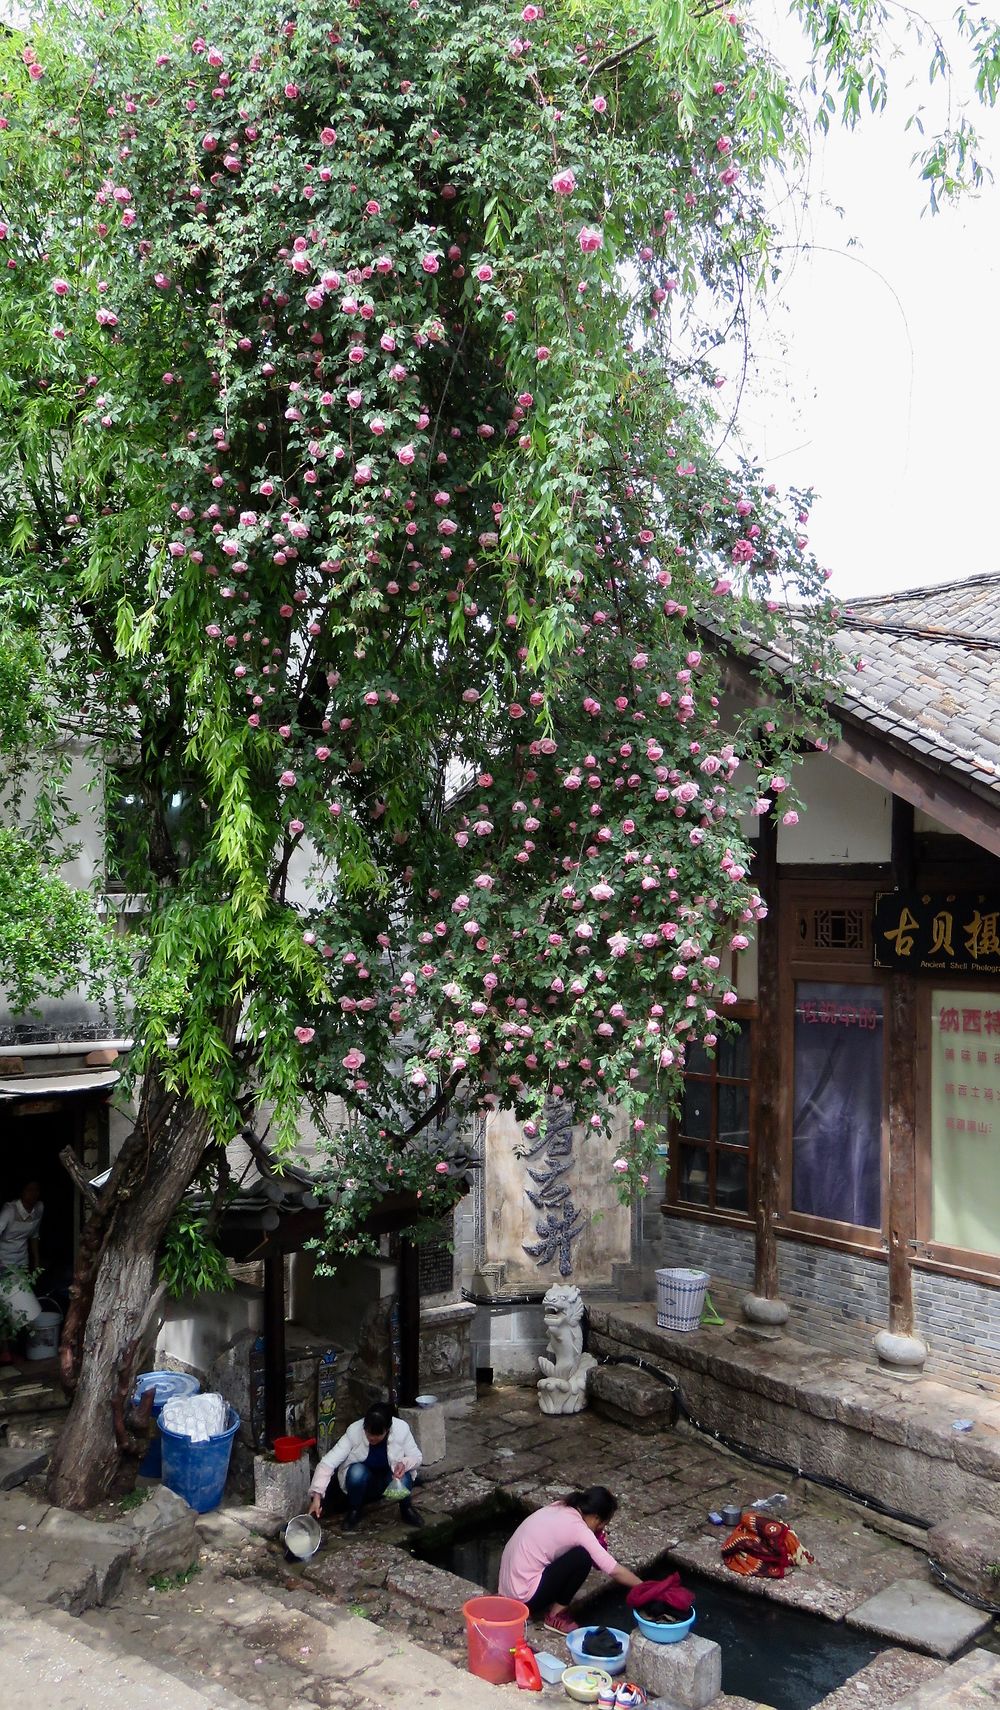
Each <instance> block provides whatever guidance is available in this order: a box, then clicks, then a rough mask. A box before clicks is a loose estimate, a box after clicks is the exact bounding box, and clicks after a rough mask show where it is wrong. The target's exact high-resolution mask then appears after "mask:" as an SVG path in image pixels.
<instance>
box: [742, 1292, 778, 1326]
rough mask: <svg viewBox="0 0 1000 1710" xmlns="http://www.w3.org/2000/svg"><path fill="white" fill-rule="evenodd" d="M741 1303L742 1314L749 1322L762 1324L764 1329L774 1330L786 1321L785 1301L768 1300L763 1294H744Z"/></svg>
mask: <svg viewBox="0 0 1000 1710" xmlns="http://www.w3.org/2000/svg"><path fill="white" fill-rule="evenodd" d="M741 1305H742V1307H743V1316H744V1318H745V1319H746V1320H747V1322H748V1323H750V1324H763V1325H764V1326H765V1328H766V1329H768V1330H775V1329H777V1328H778V1326H779V1325H781V1324H787V1322H788V1311H789V1308H788V1303H787V1301H784V1300H769V1299H768V1298H767V1297H766V1296H765V1295H763V1294H745V1295H744V1296H743V1300H742V1302H741Z"/></svg>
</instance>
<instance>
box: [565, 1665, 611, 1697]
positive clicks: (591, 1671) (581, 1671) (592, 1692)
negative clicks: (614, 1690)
mask: <svg viewBox="0 0 1000 1710" xmlns="http://www.w3.org/2000/svg"><path fill="white" fill-rule="evenodd" d="M562 1683H563V1686H564V1687H565V1688H566V1692H567V1693H568V1695H569V1697H570V1698H573V1699H575V1700H576V1702H577V1704H596V1703H597V1694H598V1693H599V1692H600V1690H601V1687H602V1686H610V1685H611V1676H610V1674H608V1672H607V1670H606V1669H603V1668H584V1667H583V1665H582V1664H581V1663H574V1664H573V1667H572V1668H564V1669H563V1672H562Z"/></svg>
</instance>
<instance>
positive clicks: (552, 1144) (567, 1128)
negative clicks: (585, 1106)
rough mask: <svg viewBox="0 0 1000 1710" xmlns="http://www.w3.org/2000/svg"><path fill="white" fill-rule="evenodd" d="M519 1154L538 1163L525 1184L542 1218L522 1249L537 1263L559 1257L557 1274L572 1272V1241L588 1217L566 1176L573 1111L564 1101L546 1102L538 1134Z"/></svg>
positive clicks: (569, 1274)
mask: <svg viewBox="0 0 1000 1710" xmlns="http://www.w3.org/2000/svg"><path fill="white" fill-rule="evenodd" d="M543 1153H544V1154H545V1156H544V1157H543V1156H542V1154H543ZM522 1156H523V1157H525V1158H526V1159H528V1160H529V1161H531V1160H534V1161H535V1163H536V1165H538V1166H540V1167H536V1168H535V1169H533V1170H529V1171H528V1177H529V1180H530V1181H531V1183H532V1184H533V1185H532V1186H531V1187H528V1188H525V1193H526V1194H527V1196H528V1199H529V1200H530V1202H531V1204H532V1205H533V1206H534V1208H535V1210H536V1211H537V1212H538V1213H539V1215H540V1218H541V1221H540V1222H538V1223H536V1224H535V1233H536V1235H537V1236H538V1237H539V1238H538V1240H537V1241H536V1242H534V1243H532V1244H531V1245H528V1244H526V1245H525V1248H524V1251H525V1252H526V1253H527V1255H528V1257H529V1258H530V1259H534V1261H535V1263H536V1264H537V1265H550V1264H551V1263H552V1262H553V1260H554V1259H558V1261H559V1275H560V1276H561V1277H568V1276H572V1274H573V1243H574V1241H578V1240H579V1238H580V1236H581V1235H582V1234H583V1231H584V1230H585V1228H586V1227H587V1221H588V1219H587V1215H586V1213H585V1212H584V1211H580V1210H578V1209H577V1207H576V1206H575V1205H574V1204H573V1190H572V1188H571V1187H570V1184H569V1182H568V1181H566V1180H565V1177H566V1176H567V1175H568V1173H569V1172H570V1171H571V1170H572V1168H573V1112H572V1110H571V1109H570V1107H569V1106H568V1105H567V1104H563V1103H562V1102H560V1101H559V1100H557V1099H549V1100H548V1101H547V1102H546V1105H545V1122H544V1125H543V1127H542V1132H541V1135H540V1136H539V1138H538V1139H537V1140H536V1141H535V1143H534V1145H532V1146H529V1147H527V1148H526V1149H525V1151H524V1153H523V1154H522Z"/></svg>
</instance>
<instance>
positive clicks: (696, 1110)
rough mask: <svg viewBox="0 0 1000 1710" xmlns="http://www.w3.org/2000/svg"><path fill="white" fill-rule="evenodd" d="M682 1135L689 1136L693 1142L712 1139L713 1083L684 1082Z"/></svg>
mask: <svg viewBox="0 0 1000 1710" xmlns="http://www.w3.org/2000/svg"><path fill="white" fill-rule="evenodd" d="M681 1133H682V1134H689V1135H690V1136H691V1139H692V1140H710V1139H711V1138H712V1083H711V1081H692V1080H686V1081H685V1082H684V1096H683V1098H682V1099H681Z"/></svg>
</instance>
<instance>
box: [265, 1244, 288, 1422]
mask: <svg viewBox="0 0 1000 1710" xmlns="http://www.w3.org/2000/svg"><path fill="white" fill-rule="evenodd" d="M285 1365H286V1361H285V1257H284V1254H283V1253H278V1252H273V1253H268V1254H267V1257H266V1258H265V1260H264V1436H265V1437H266V1439H267V1441H268V1442H269V1443H273V1442H274V1439H275V1437H283V1436H284V1435H285V1425H286V1420H285V1399H286V1398H285Z"/></svg>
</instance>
